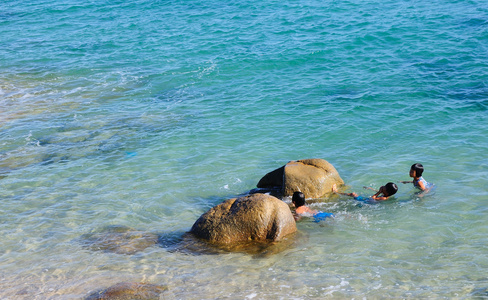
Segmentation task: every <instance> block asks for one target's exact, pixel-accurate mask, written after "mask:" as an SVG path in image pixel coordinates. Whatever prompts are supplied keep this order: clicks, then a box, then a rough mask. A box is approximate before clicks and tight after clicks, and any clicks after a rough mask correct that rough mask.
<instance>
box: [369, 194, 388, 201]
mask: <svg viewBox="0 0 488 300" xmlns="http://www.w3.org/2000/svg"><path fill="white" fill-rule="evenodd" d="M371 198H373V199H374V200H376V201H385V200H388V197H384V196H381V197H379V196H376V195H373V196H371Z"/></svg>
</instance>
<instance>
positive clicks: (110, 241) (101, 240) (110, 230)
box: [82, 226, 159, 254]
mask: <svg viewBox="0 0 488 300" xmlns="http://www.w3.org/2000/svg"><path fill="white" fill-rule="evenodd" d="M158 238H159V237H158V235H156V234H153V233H150V232H145V231H139V230H135V229H132V228H130V227H126V226H110V227H107V228H105V229H104V230H102V231H100V232H96V233H89V234H85V235H83V236H82V243H83V244H84V245H85V246H86V247H88V248H90V249H91V250H101V251H106V252H113V253H118V254H134V253H137V252H140V251H143V250H144V249H146V248H147V247H150V246H153V245H155V244H156V243H158Z"/></svg>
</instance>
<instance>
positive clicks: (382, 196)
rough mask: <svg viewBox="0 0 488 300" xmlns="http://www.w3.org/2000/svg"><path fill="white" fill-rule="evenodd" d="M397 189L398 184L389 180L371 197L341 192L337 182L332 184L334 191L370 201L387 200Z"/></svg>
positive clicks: (359, 199)
mask: <svg viewBox="0 0 488 300" xmlns="http://www.w3.org/2000/svg"><path fill="white" fill-rule="evenodd" d="M397 191H398V186H397V185H396V184H394V183H393V182H388V183H387V184H385V185H383V186H381V187H380V189H379V190H378V191H377V192H376V194H374V195H372V196H370V197H362V196H359V195H358V194H356V193H340V192H338V191H337V186H336V185H335V184H334V186H332V192H334V193H336V194H340V195H345V196H349V197H353V198H354V199H355V200H358V201H368V200H374V201H385V200H388V198H390V197H391V196H393V195H395V194H396V192H397Z"/></svg>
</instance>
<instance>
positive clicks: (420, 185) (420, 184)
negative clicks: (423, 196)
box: [419, 180, 427, 191]
mask: <svg viewBox="0 0 488 300" xmlns="http://www.w3.org/2000/svg"><path fill="white" fill-rule="evenodd" d="M419 188H420V189H421V190H422V191H425V190H426V189H427V187H426V186H425V184H424V183H423V181H422V180H419Z"/></svg>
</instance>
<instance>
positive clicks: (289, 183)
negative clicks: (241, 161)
mask: <svg viewBox="0 0 488 300" xmlns="http://www.w3.org/2000/svg"><path fill="white" fill-rule="evenodd" d="M334 184H336V185H337V186H340V185H342V184H344V181H343V180H342V178H341V177H340V176H339V173H338V172H337V170H336V169H335V168H334V166H333V165H332V164H330V163H329V162H327V161H326V160H324V159H320V158H313V159H302V160H296V161H290V162H288V163H287V164H286V165H284V166H282V167H280V168H278V169H276V170H274V171H271V172H269V173H268V174H266V175H265V176H264V177H263V178H261V180H260V181H259V183H258V184H257V187H258V188H276V187H279V188H280V189H281V192H282V196H284V197H286V196H292V195H293V193H294V192H296V191H300V192H302V193H304V194H305V197H307V198H320V197H323V196H324V195H326V194H327V193H330V192H331V191H332V186H333V185H334Z"/></svg>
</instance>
